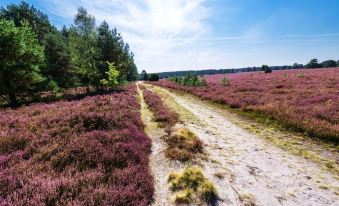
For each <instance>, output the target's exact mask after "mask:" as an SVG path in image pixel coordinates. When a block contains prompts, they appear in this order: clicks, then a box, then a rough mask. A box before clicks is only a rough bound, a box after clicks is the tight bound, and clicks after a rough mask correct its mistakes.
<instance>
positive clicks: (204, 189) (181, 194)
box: [168, 167, 218, 204]
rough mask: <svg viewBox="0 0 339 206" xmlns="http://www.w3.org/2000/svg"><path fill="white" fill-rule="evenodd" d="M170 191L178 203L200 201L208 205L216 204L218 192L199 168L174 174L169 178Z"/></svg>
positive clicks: (188, 168)
mask: <svg viewBox="0 0 339 206" xmlns="http://www.w3.org/2000/svg"><path fill="white" fill-rule="evenodd" d="M168 183H169V184H170V189H171V190H172V191H173V192H176V193H175V194H174V201H175V202H176V203H178V204H179V203H186V204H188V203H191V202H193V201H194V200H200V201H204V202H207V203H210V202H214V201H215V200H216V199H217V197H218V194H217V190H216V189H215V187H214V185H213V183H212V182H210V181H208V180H207V179H206V178H205V177H204V174H203V173H202V171H201V169H199V168H198V167H186V168H185V169H184V171H183V172H182V173H178V172H173V173H171V174H170V175H169V177H168Z"/></svg>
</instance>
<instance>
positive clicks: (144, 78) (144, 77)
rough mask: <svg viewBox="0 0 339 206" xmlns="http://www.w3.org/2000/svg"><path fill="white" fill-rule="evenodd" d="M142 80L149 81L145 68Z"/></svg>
mask: <svg viewBox="0 0 339 206" xmlns="http://www.w3.org/2000/svg"><path fill="white" fill-rule="evenodd" d="M141 80H144V81H148V74H147V72H146V71H145V70H142V72H141Z"/></svg>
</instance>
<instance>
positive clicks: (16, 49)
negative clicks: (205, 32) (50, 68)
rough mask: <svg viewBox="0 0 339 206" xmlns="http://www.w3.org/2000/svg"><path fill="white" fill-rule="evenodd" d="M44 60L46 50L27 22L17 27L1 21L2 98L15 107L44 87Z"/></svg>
mask: <svg viewBox="0 0 339 206" xmlns="http://www.w3.org/2000/svg"><path fill="white" fill-rule="evenodd" d="M44 60H45V56H44V49H43V47H42V46H40V45H39V43H38V40H37V36H36V34H35V33H34V32H33V31H32V29H31V28H30V27H29V26H28V24H27V23H24V24H23V26H22V27H16V26H15V24H14V22H13V21H8V20H0V95H1V96H2V97H4V98H5V99H7V101H8V102H9V103H10V104H11V105H12V106H17V105H18V104H19V103H20V101H21V99H22V98H23V97H26V96H28V95H29V94H32V93H33V92H36V91H37V90H38V89H39V88H41V87H40V86H41V85H40V83H41V82H42V81H43V80H44V79H43V77H42V76H41V73H40V68H41V67H42V66H43V64H44Z"/></svg>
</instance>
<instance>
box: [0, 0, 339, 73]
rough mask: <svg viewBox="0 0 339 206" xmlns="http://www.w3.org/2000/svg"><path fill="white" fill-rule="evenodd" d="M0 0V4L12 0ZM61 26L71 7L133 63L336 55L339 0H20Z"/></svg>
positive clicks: (158, 66) (228, 62) (244, 63)
mask: <svg viewBox="0 0 339 206" xmlns="http://www.w3.org/2000/svg"><path fill="white" fill-rule="evenodd" d="M19 2H20V1H16V0H11V1H10V0H0V6H6V5H7V4H10V3H19ZM27 2H28V3H30V4H33V5H34V6H35V7H36V8H38V9H40V10H41V11H43V12H44V13H46V14H47V15H48V16H49V19H50V21H51V22H52V23H53V24H54V25H56V26H57V27H58V28H61V27H62V25H66V26H70V25H71V24H72V21H73V17H74V15H75V14H76V11H77V8H78V7H81V6H82V7H84V8H86V9H87V10H88V12H89V13H90V14H92V15H93V16H95V18H96V20H97V25H99V24H100V23H101V22H102V21H103V20H106V21H107V22H108V23H109V25H110V26H111V27H112V28H113V27H116V28H117V29H118V31H119V32H120V33H121V35H122V36H123V38H124V40H125V41H126V42H128V43H129V45H130V48H131V50H132V52H133V53H134V54H135V61H136V64H137V66H138V69H139V71H141V70H142V69H145V70H146V71H147V72H163V71H177V70H197V69H220V68H225V69H227V68H240V67H248V66H261V65H262V64H268V65H291V64H293V63H295V62H298V63H303V64H305V63H307V62H308V61H309V60H310V59H311V58H318V59H319V60H320V61H323V60H327V59H335V60H338V59H339V23H338V19H339V12H338V11H339V0H28V1H27Z"/></svg>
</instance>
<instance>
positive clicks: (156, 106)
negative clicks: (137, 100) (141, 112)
mask: <svg viewBox="0 0 339 206" xmlns="http://www.w3.org/2000/svg"><path fill="white" fill-rule="evenodd" d="M143 94H144V98H145V102H146V104H147V105H148V107H149V108H150V109H151V110H152V112H153V113H154V115H155V120H156V121H157V122H160V123H161V126H163V127H166V131H167V132H169V131H170V128H171V127H172V126H173V125H175V124H176V123H177V122H178V121H179V116H178V114H176V113H175V112H172V111H170V110H169V109H168V108H167V107H166V106H165V105H164V103H163V101H162V100H161V98H160V97H159V96H158V95H157V94H155V93H153V92H152V91H150V90H148V89H144V90H143Z"/></svg>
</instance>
